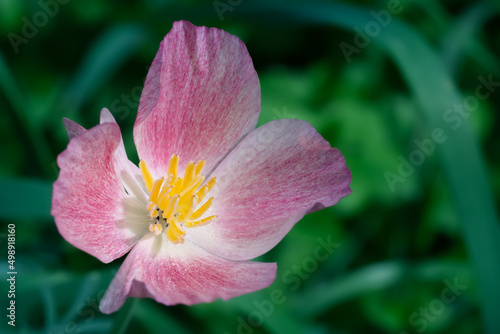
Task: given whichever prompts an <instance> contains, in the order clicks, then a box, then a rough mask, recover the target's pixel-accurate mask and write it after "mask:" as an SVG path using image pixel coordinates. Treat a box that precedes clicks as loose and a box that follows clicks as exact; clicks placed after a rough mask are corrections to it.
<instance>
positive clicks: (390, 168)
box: [0, 0, 500, 334]
mask: <svg viewBox="0 0 500 334" xmlns="http://www.w3.org/2000/svg"><path fill="white" fill-rule="evenodd" d="M499 13H500V6H499V5H498V4H497V3H495V2H493V1H472V0H469V1H451V0H447V1H431V0H421V1H416V0H415V1H409V0H408V1H406V0H401V1H398V0H387V1H385V0H383V1H368V0H366V1H351V2H346V1H344V2H333V1H331V2H327V1H314V2H311V1H305V0H304V1H287V2H281V1H280V2H271V1H267V2H264V1H251V0H220V1H195V0H190V1H183V2H180V1H167V0H165V1H163V0H148V1H118V0H114V1H98V0H86V1H83V0H82V1H81V0H43V1H20V0H0V32H1V39H0V108H1V109H0V110H1V112H0V116H1V118H0V119H1V122H0V134H1V139H2V140H1V145H0V157H1V158H0V159H1V161H2V163H1V164H0V219H1V220H2V225H1V230H0V242H1V247H0V248H1V250H0V251H1V256H0V261H1V262H0V263H1V267H2V280H1V284H2V285H1V286H0V287H1V291H0V295H1V297H0V300H1V303H2V304H1V309H2V312H1V315H2V317H1V324H0V330H1V332H2V333H4V332H6V333H10V332H12V333H14V332H15V333H54V334H55V333H157V332H158V333H220V334H224V333H311V334H313V333H314V334H316V333H317V334H321V333H396V334H406V333H483V332H485V333H500V231H499V223H498V217H497V214H496V208H497V207H498V204H499V198H500V168H499V167H500V155H499V154H498V153H499V152H500V141H499V139H500V137H499V136H500V135H499V131H500V118H499V117H498V113H497V110H498V106H499V105H500V104H499V103H500V98H499V97H500V94H498V89H499V88H500V61H499V54H500V25H499V24H498V23H499V18H500V17H499ZM180 19H184V20H189V21H191V22H192V23H194V24H195V25H206V26H210V27H218V28H222V29H225V30H227V31H229V32H230V33H232V34H234V35H236V36H238V37H239V38H241V39H242V40H243V41H244V42H245V44H246V46H247V48H248V50H249V53H250V55H251V56H252V58H253V61H254V64H255V68H256V70H257V72H258V74H259V78H260V82H261V88H262V114H261V118H260V121H259V125H260V124H263V123H266V122H269V121H271V120H273V119H277V118H298V119H303V120H306V121H309V122H310V123H311V124H312V125H313V126H314V127H315V128H316V129H318V131H319V132H320V133H321V134H322V135H323V136H324V137H325V138H326V139H327V140H328V141H329V142H330V143H331V145H332V146H334V147H337V148H339V149H340V150H341V152H342V153H343V154H344V156H345V159H346V161H347V165H348V166H349V167H350V169H351V171H352V174H353V182H352V185H351V187H352V190H353V193H352V195H350V196H348V197H346V198H345V199H343V200H341V201H340V203H339V204H338V205H336V206H335V207H333V208H328V209H324V210H321V211H319V212H316V213H314V214H311V215H307V216H306V217H305V218H304V219H302V221H300V222H299V223H298V224H297V225H296V226H295V227H294V228H293V229H292V231H291V232H290V233H289V234H288V235H287V236H286V237H285V238H284V239H283V241H282V242H281V243H280V244H278V245H277V246H276V247H275V248H274V249H273V250H272V251H270V252H269V253H267V254H265V255H264V256H262V257H261V258H260V260H263V261H270V262H271V261H272V262H277V263H278V276H277V279H276V281H275V282H274V283H273V284H272V285H271V287H269V288H267V289H265V290H262V291H258V292H255V293H252V294H248V295H245V296H241V297H238V298H234V299H232V300H230V301H228V302H223V301H220V300H219V301H216V302H214V303H211V304H200V305H195V306H192V307H187V306H183V305H181V306H175V307H166V306H164V305H161V304H157V303H155V302H154V301H152V300H149V299H148V300H144V299H140V300H138V299H129V300H128V301H127V303H126V304H125V306H124V307H123V308H122V309H121V310H120V311H119V312H117V313H115V314H112V315H103V314H101V313H100V312H99V311H98V306H97V305H98V302H99V299H100V298H101V297H102V295H103V293H104V291H105V289H106V288H107V286H108V285H109V283H110V280H111V279H112V277H113V275H114V273H116V270H117V268H118V267H119V265H120V263H121V261H122V259H120V260H116V261H114V262H113V263H112V264H109V265H104V264H102V263H100V262H99V261H98V260H96V259H95V258H93V257H92V256H90V255H87V254H86V253H84V252H82V251H80V250H78V249H76V248H74V247H73V246H71V245H69V244H68V243H67V242H66V241H65V240H64V239H63V238H62V237H61V236H60V235H59V234H58V232H57V229H56V226H55V224H54V220H53V218H52V217H51V215H50V201H51V187H52V183H53V182H54V180H55V179H56V178H57V175H58V169H57V165H56V164H55V161H56V157H57V155H58V154H59V153H60V152H61V151H62V150H64V149H65V147H66V145H67V142H68V140H67V136H66V133H65V130H64V127H63V124H62V122H61V119H62V117H67V118H70V119H73V120H75V121H77V122H78V123H80V124H82V125H83V126H85V127H87V128H88V127H92V126H93V125H95V124H97V123H98V120H99V111H100V109H101V108H103V107H107V108H109V109H110V110H111V111H112V113H113V114H114V116H115V118H116V119H117V121H118V123H119V125H120V127H121V130H122V134H123V138H124V141H125V146H126V148H127V150H128V154H129V158H130V159H131V160H132V161H133V162H135V163H137V162H138V159H137V154H136V152H135V147H134V145H133V140H132V128H133V123H134V120H135V115H136V111H137V106H138V101H139V96H140V92H141V90H142V86H143V83H144V79H145V76H146V73H147V69H148V66H149V65H150V63H151V62H152V60H153V58H154V56H155V53H156V51H157V49H158V46H159V43H160V41H161V40H162V38H163V36H164V35H165V34H166V33H167V32H168V31H169V30H170V29H171V27H172V22H173V21H175V20H180ZM8 224H15V227H16V244H15V246H16V271H17V273H18V274H17V277H16V297H15V301H16V306H17V307H16V327H15V328H13V327H11V326H8V325H7V321H8V320H9V319H8V318H6V311H5V309H6V307H7V305H8V304H7V303H8V302H9V300H10V299H9V298H7V292H8V290H9V286H8V285H7V284H6V276H7V272H8V271H9V270H8V263H7V240H8V239H7V234H8V231H7V225H8ZM318 238H319V239H318ZM325 244H331V246H329V247H327V248H328V249H327V250H325V249H324V248H321V247H323V246H322V245H325ZM328 250H329V252H327V251H328ZM318 254H321V256H318ZM325 254H327V255H328V256H325Z"/></svg>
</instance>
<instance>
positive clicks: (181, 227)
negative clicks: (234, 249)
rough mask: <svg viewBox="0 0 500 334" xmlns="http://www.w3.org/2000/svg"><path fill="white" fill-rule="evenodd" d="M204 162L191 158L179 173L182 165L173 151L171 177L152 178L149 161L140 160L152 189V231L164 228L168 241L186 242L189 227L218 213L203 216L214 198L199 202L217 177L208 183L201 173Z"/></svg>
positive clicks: (169, 166) (209, 219) (150, 191)
mask: <svg viewBox="0 0 500 334" xmlns="http://www.w3.org/2000/svg"><path fill="white" fill-rule="evenodd" d="M204 166H205V161H204V160H200V161H198V162H197V163H194V162H192V161H190V162H189V163H188V164H187V166H186V171H185V172H184V176H183V177H180V176H178V175H177V170H178V167H179V156H178V155H177V154H174V155H173V156H172V157H171V158H170V160H169V162H168V174H167V175H168V176H167V178H166V179H165V178H164V177H162V178H160V179H158V180H153V177H152V176H151V173H150V172H149V170H148V168H147V166H146V162H145V161H144V160H141V162H140V163H139V167H140V169H141V173H142V176H143V178H144V182H145V184H146V188H147V190H148V192H149V202H148V205H147V209H148V210H149V215H150V217H151V221H152V222H151V224H150V225H149V230H150V231H151V232H153V233H154V234H155V235H159V234H160V233H161V232H162V230H165V234H166V235H167V238H168V240H170V241H171V242H173V243H175V244H177V243H183V242H184V236H185V235H186V230H185V228H186V227H195V226H201V225H205V224H208V223H209V222H211V221H212V220H214V219H216V218H217V216H216V215H214V216H209V217H206V218H203V219H200V217H201V216H202V215H203V214H204V213H205V212H206V211H207V210H208V208H209V207H210V206H211V205H212V201H213V197H211V198H209V199H208V200H207V201H206V202H205V203H204V204H203V205H199V204H200V203H201V202H202V201H203V199H204V198H205V196H206V194H207V193H208V192H209V191H210V190H211V189H212V188H213V186H214V185H215V182H216V180H215V177H212V178H211V179H210V180H209V181H208V182H207V183H206V184H204V185H203V186H202V184H203V181H205V176H204V175H203V174H201V172H202V171H203V167H204Z"/></svg>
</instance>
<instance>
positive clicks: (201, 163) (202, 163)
mask: <svg viewBox="0 0 500 334" xmlns="http://www.w3.org/2000/svg"><path fill="white" fill-rule="evenodd" d="M203 167H205V160H200V161H198V162H197V163H196V167H195V169H194V176H195V177H196V176H198V175H200V174H201V171H202V170H203Z"/></svg>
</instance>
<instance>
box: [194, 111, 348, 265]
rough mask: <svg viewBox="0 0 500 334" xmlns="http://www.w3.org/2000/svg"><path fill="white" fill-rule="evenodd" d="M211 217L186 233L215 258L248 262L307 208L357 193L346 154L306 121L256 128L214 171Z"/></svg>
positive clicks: (301, 215)
mask: <svg viewBox="0 0 500 334" xmlns="http://www.w3.org/2000/svg"><path fill="white" fill-rule="evenodd" d="M212 175H213V176H216V177H217V184H216V185H215V187H214V189H213V190H212V192H211V193H210V195H211V196H214V201H213V204H212V207H211V208H210V209H209V211H208V212H207V214H206V215H207V216H209V215H214V214H215V215H218V216H219V217H218V218H217V219H216V220H215V221H213V222H211V223H209V224H207V225H205V226H199V227H193V228H190V229H188V230H187V235H186V238H189V240H191V241H193V242H194V243H196V244H197V245H199V246H200V247H203V248H204V249H207V250H208V251H210V252H213V253H214V254H215V255H219V256H222V257H225V258H227V259H232V260H247V259H252V258H254V257H256V256H259V255H261V254H263V253H265V252H267V251H268V250H270V249H271V248H273V247H274V246H275V245H276V244H277V243H278V242H279V241H280V240H281V239H282V238H283V237H284V236H285V234H286V233H288V231H289V230H290V229H291V228H292V227H293V225H294V224H295V223H296V222H297V221H299V220H300V219H301V218H302V217H303V216H304V215H305V214H306V213H309V212H312V211H315V210H318V209H321V208H324V207H328V206H331V205H334V204H336V203H337V202H338V201H339V200H340V199H341V198H342V197H344V196H347V195H349V194H350V193H351V189H350V188H349V184H350V182H351V179H352V177H351V173H350V171H349V168H347V166H346V164H345V161H344V157H343V156H342V154H341V153H340V152H339V151H338V150H337V149H335V148H331V147H330V144H329V143H328V142H327V141H326V140H325V139H323V138H322V137H321V135H320V134H318V133H317V132H316V130H315V129H314V128H313V127H312V126H311V125H310V124H309V123H307V122H303V121H299V120H289V119H285V120H277V121H273V122H270V123H267V124H265V125H263V126H262V127H259V128H258V129H256V130H255V131H253V132H251V133H250V134H249V135H248V136H247V137H245V139H244V140H243V141H242V142H241V143H240V144H239V145H238V146H237V147H236V148H235V149H234V150H233V151H232V152H231V153H230V154H229V155H228V156H227V158H226V159H224V161H223V162H222V163H221V164H220V165H219V166H218V167H217V168H216V169H215V171H214V172H213V173H212Z"/></svg>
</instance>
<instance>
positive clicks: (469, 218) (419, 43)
mask: <svg viewBox="0 0 500 334" xmlns="http://www.w3.org/2000/svg"><path fill="white" fill-rule="evenodd" d="M245 8H246V13H245V14H252V13H253V14H257V12H256V10H258V13H259V14H260V13H262V11H267V12H268V13H269V12H274V13H275V14H278V15H279V17H280V19H281V20H286V19H288V20H292V21H293V22H296V21H303V22H308V23H314V24H329V25H334V26H340V27H343V28H345V29H348V30H349V31H352V32H353V35H354V33H355V31H354V30H353V29H354V27H356V26H357V27H361V28H363V27H365V25H366V24H367V23H368V22H370V21H373V20H374V18H373V16H372V15H371V14H370V11H369V10H366V9H362V8H359V7H355V6H351V5H346V4H335V3H326V2H308V3H307V5H305V4H303V3H298V2H287V3H284V2H273V3H264V2H260V1H259V2H258V5H257V3H253V6H248V7H245ZM241 9H242V10H243V8H241ZM373 42H374V43H376V44H377V45H378V46H379V47H381V48H382V49H384V50H385V51H386V52H387V53H388V54H389V55H390V56H391V58H392V59H393V61H394V62H395V63H396V65H397V66H398V67H399V69H400V70H401V72H402V74H403V76H404V78H405V79H406V81H407V83H408V85H409V87H410V89H411V90H412V92H413V93H414V95H415V96H416V98H417V100H418V103H419V105H420V107H421V109H422V112H423V115H424V117H425V119H426V121H427V125H428V128H429V130H431V131H432V130H434V129H444V131H445V133H446V136H447V137H446V141H445V142H444V143H442V144H440V145H439V146H438V148H437V152H438V153H439V158H440V161H441V165H442V168H443V171H444V173H445V175H446V178H447V181H448V184H449V186H450V188H451V189H452V192H453V199H454V204H455V208H456V210H457V212H458V214H459V216H460V217H461V220H462V226H463V235H464V239H465V241H466V245H467V249H468V252H469V256H470V258H471V261H472V264H473V267H474V269H475V272H476V275H477V280H478V283H479V286H480V290H481V308H482V313H483V317H484V327H485V332H487V333H496V331H497V329H498V328H500V317H498V314H497V312H498V310H500V284H498V282H499V281H500V225H499V221H498V217H497V213H496V209H495V206H494V202H493V198H492V193H491V189H490V181H489V180H488V177H487V174H486V168H485V165H484V158H483V156H482V154H481V152H480V151H479V148H478V143H477V139H476V137H475V135H474V133H473V132H472V131H471V127H470V124H469V122H468V120H467V119H462V122H461V124H460V126H459V127H458V128H456V129H453V128H451V126H450V124H449V123H447V122H446V121H445V120H444V119H443V113H444V112H445V111H446V110H447V109H449V108H451V107H453V106H454V105H455V104H459V105H460V104H463V103H464V99H463V97H462V96H461V95H460V93H459V92H458V89H457V87H456V85H455V83H454V82H453V81H452V79H451V77H450V75H449V74H448V72H447V71H446V69H445V68H444V66H443V64H442V61H441V59H440V57H439V55H438V54H437V52H436V51H435V50H433V49H432V48H431V47H430V46H429V45H428V44H427V42H426V41H425V40H424V39H423V38H422V37H421V36H420V35H419V34H418V33H417V32H416V31H415V30H413V29H412V28H411V27H410V26H408V25H407V24H405V23H403V22H401V21H400V20H398V19H397V18H395V17H391V22H390V24H388V25H387V26H386V27H383V28H381V29H380V33H379V34H378V35H376V36H374V37H373ZM352 43H353V42H352V41H351V44H352ZM368 47H369V46H368ZM339 52H340V51H339Z"/></svg>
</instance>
